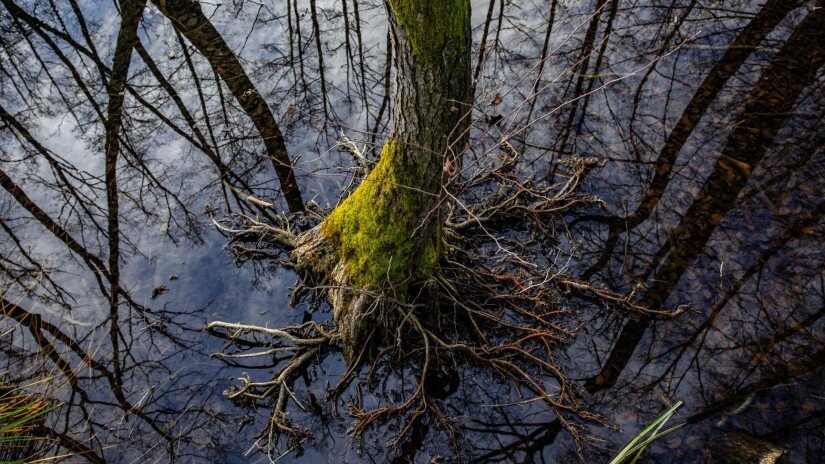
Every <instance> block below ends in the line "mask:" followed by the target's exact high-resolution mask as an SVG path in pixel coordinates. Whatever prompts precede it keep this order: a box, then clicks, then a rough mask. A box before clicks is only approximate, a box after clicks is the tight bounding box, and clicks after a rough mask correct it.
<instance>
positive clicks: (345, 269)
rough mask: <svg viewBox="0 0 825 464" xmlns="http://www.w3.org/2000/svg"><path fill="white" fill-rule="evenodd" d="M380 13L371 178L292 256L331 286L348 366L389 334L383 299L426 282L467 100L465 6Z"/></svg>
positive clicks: (424, 4)
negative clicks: (379, 107) (380, 127)
mask: <svg viewBox="0 0 825 464" xmlns="http://www.w3.org/2000/svg"><path fill="white" fill-rule="evenodd" d="M386 6H387V13H388V16H389V24H390V36H391V43H392V52H393V57H394V61H393V67H394V70H395V80H394V84H395V89H394V105H393V123H392V131H391V134H390V136H389V139H388V140H387V142H386V144H385V145H384V147H383V150H382V151H381V157H380V159H379V161H378V163H377V164H376V166H375V167H374V168H373V170H372V172H370V174H369V175H368V176H367V177H366V178H365V179H364V180H363V182H362V183H361V185H360V186H359V187H358V188H357V189H356V190H355V191H354V192H353V193H352V194H351V195H350V196H349V197H348V198H347V199H346V200H344V201H343V202H342V203H341V204H340V205H339V206H338V207H337V208H335V210H333V211H332V213H331V214H330V215H329V217H328V218H327V219H326V220H325V221H324V222H323V223H322V224H321V225H320V226H318V227H317V228H315V229H313V230H312V231H310V232H308V233H307V234H305V235H304V236H303V237H302V239H301V241H300V243H299V246H298V248H297V249H296V251H295V253H294V254H293V259H294V260H295V261H296V262H297V263H298V265H299V266H305V267H308V268H310V269H312V270H314V271H315V272H319V273H322V274H325V275H327V276H328V277H329V280H330V281H331V282H332V283H333V285H332V286H331V287H332V288H333V290H331V291H330V292H329V293H330V300H331V301H332V305H333V313H334V316H335V320H336V324H337V326H338V328H339V331H340V333H341V337H342V341H343V345H344V355H345V357H346V359H347V360H348V362H354V361H356V359H355V358H356V356H358V354H359V352H360V350H361V347H362V346H364V343H365V341H366V339H367V338H368V337H369V336H370V333H381V332H382V328H383V329H388V328H389V329H391V328H392V326H393V324H394V321H393V317H392V316H391V314H392V313H395V311H391V310H388V309H387V308H386V307H385V303H386V302H387V301H388V299H387V298H384V296H390V295H391V296H392V300H394V303H391V304H396V303H398V302H401V303H414V302H415V298H414V297H413V296H412V295H413V294H414V293H415V291H417V290H420V289H421V288H422V287H421V284H422V283H423V282H425V281H427V280H428V278H429V277H431V276H432V275H433V273H434V272H435V269H436V265H437V263H438V259H439V256H440V254H441V227H442V223H443V214H442V212H441V210H440V204H441V201H440V200H441V197H442V186H443V185H444V182H445V180H446V178H447V177H448V176H449V173H450V172H452V170H453V169H456V168H457V166H458V165H459V154H460V150H461V149H462V148H463V142H464V140H466V137H465V133H466V129H467V127H468V118H467V115H466V113H467V112H468V111H469V104H470V100H471V95H470V88H471V79H470V77H471V73H470V47H471V38H470V3H469V0H388V1H387V2H386ZM376 295H379V296H378V297H377V298H376Z"/></svg>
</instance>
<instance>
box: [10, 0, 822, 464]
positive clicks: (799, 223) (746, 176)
mask: <svg viewBox="0 0 825 464" xmlns="http://www.w3.org/2000/svg"><path fill="white" fill-rule="evenodd" d="M0 2H2V8H0V43H2V50H0V76H2V81H0V121H2V122H0V186H2V187H3V188H2V190H0V229H2V230H0V297H2V300H0V308H2V320H0V345H2V354H0V362H2V365H0V383H2V384H3V385H7V384H12V385H24V384H28V383H31V382H32V381H35V380H39V379H43V378H51V380H50V381H49V382H46V383H42V384H39V385H38V386H37V387H36V388H34V389H33V391H31V392H30V393H31V394H36V395H39V396H42V397H46V398H53V399H55V400H58V401H60V402H61V403H63V406H62V407H60V408H59V409H56V410H55V411H53V412H51V413H50V414H49V415H48V416H47V417H46V419H45V420H43V421H42V424H38V434H39V435H41V436H43V437H45V438H47V440H46V441H44V443H43V445H42V446H43V447H45V448H47V449H48V452H49V453H52V454H54V455H56V456H57V455H64V454H67V455H70V456H69V457H68V458H66V461H67V462H85V461H89V462H94V463H104V462H268V459H276V458H277V459H280V461H279V462H387V461H391V462H396V463H405V462H452V461H454V460H457V459H458V458H461V459H463V460H464V461H468V462H575V461H576V460H578V459H583V460H585V461H587V462H608V461H609V460H610V456H611V455H612V454H613V453H615V452H616V451H617V450H618V449H620V448H621V447H622V446H623V445H624V444H625V443H626V442H627V441H629V440H630V439H631V438H632V437H633V436H634V435H636V433H638V432H639V431H640V430H642V429H643V428H644V427H645V426H646V425H647V424H648V423H650V422H651V421H652V420H654V419H655V418H656V417H657V416H658V415H659V413H660V412H661V411H663V410H664V409H666V407H667V405H669V404H671V403H673V402H675V401H676V400H681V401H683V402H684V403H685V405H686V406H685V407H683V408H682V409H681V410H680V412H679V413H678V414H677V416H676V417H675V418H674V420H675V421H679V422H685V423H686V424H687V425H686V426H685V427H683V428H682V429H680V430H679V431H677V432H675V433H673V434H670V435H668V436H667V437H665V438H663V439H661V440H659V441H656V442H654V443H652V444H651V445H650V446H649V447H648V450H647V452H646V454H645V455H644V458H643V460H644V461H645V462H740V461H741V462H759V461H758V459H761V458H766V457H770V456H774V457H776V456H779V455H781V457H780V458H779V459H780V460H778V461H777V462H783V461H782V460H784V462H800V463H801V462H816V461H817V460H818V457H819V456H820V455H821V454H822V453H823V451H825V450H824V449H823V448H824V447H825V437H823V432H822V431H823V429H825V424H823V420H824V419H825V414H823V413H825V392H824V391H823V389H822V384H823V382H825V369H823V364H825V353H824V352H823V350H825V335H823V329H825V320H824V319H823V316H825V271H823V269H825V266H823V260H825V247H823V244H825V240H824V239H823V237H825V234H824V233H823V232H824V231H823V228H825V221H824V220H823V219H825V217H824V216H825V197H823V194H822V192H823V191H825V143H823V141H825V125H823V123H822V121H823V120H825V106H823V105H825V94H824V93H825V90H824V89H823V74H824V71H823V69H825V68H824V67H823V60H825V5H823V2H822V1H821V0H818V1H801V0H794V1H791V0H787V1H780V0H768V1H766V2H765V1H763V2H756V3H753V2H740V1H736V0H724V1H716V0H714V1H710V0H708V1H700V0H679V1H674V2H664V1H658V0H646V1H644V2H641V3H630V2H626V1H623V0H593V1H588V2H565V1H556V0H547V1H541V2H535V3H530V4H529V5H528V4H526V3H525V4H522V3H521V2H509V1H506V2H505V1H504V0H489V1H488V0H476V1H473V31H474V32H473V34H474V38H475V43H474V50H475V51H476V52H477V53H475V54H474V59H475V60H476V61H475V62H474V75H475V76H476V81H475V82H474V83H473V85H474V88H475V92H476V102H477V103H476V107H475V113H474V120H475V121H476V123H475V126H474V127H475V129H474V133H473V134H472V139H473V142H472V143H471V145H470V149H468V150H467V151H466V152H465V163H466V165H468V166H469V165H481V164H483V163H485V162H490V160H493V159H494V158H495V159H498V160H500V159H502V157H503V156H506V152H507V151H506V150H509V149H513V150H518V151H519V152H520V153H522V163H521V165H520V166H518V167H517V169H516V172H518V173H519V175H521V176H524V177H537V178H547V179H553V178H556V177H560V176H562V175H563V173H562V172H560V171H558V170H557V169H556V168H555V166H556V165H557V164H558V163H556V161H559V160H564V159H566V158H568V157H570V156H571V155H574V154H575V155H582V156H588V157H595V158H598V159H600V160H601V161H602V163H603V164H601V165H600V166H599V167H598V168H596V169H594V170H592V171H591V172H590V173H589V175H588V177H587V179H586V185H584V187H583V188H584V189H585V193H588V194H593V195H596V196H598V197H600V198H601V199H602V200H603V203H602V204H600V205H596V206H591V207H588V208H586V209H585V210H584V211H575V212H571V213H570V214H569V215H568V216H567V217H565V220H566V227H567V229H569V233H570V237H572V238H571V239H570V240H567V241H563V246H564V250H563V252H560V253H558V254H557V255H554V256H548V259H547V261H548V262H547V266H548V271H552V272H559V273H565V274H566V275H570V276H577V277H579V278H580V279H582V280H585V281H588V282H589V283H591V284H592V285H594V286H598V288H603V289H605V290H606V291H611V292H615V293H617V294H632V295H633V297H634V298H635V299H634V302H635V303H636V304H638V305H641V306H645V307H649V308H677V307H678V308H681V311H680V312H678V314H677V315H675V316H672V317H665V316H649V315H638V314H629V313H628V312H627V311H623V310H622V309H620V308H617V307H613V305H605V304H603V303H602V302H600V301H599V300H594V299H589V298H587V297H586V296H584V295H578V294H575V293H571V294H570V295H569V301H565V302H564V306H565V307H569V309H570V313H569V314H570V315H569V316H567V318H568V319H566V320H565V322H566V323H569V324H570V326H571V327H573V326H575V327H578V331H577V333H576V335H575V336H571V337H570V339H569V340H567V344H566V345H565V346H564V347H563V349H560V350H559V351H558V352H556V353H555V354H554V357H553V360H554V362H556V363H557V364H558V365H559V366H561V367H562V368H563V369H564V371H565V372H566V373H567V375H568V376H570V377H571V378H573V379H575V380H576V381H577V383H578V384H579V385H581V386H582V387H583V388H584V389H585V390H586V391H587V395H588V396H587V397H586V398H585V400H586V405H585V407H586V409H588V410H591V411H594V412H596V413H599V414H601V415H602V416H604V417H605V418H606V419H607V420H608V425H607V426H601V425H596V424H592V423H591V424H588V423H582V424H576V427H579V426H582V427H586V432H583V434H584V436H585V437H586V439H585V441H583V442H576V441H575V440H573V439H572V438H571V436H570V434H569V433H568V432H567V431H568V430H570V429H569V428H565V427H563V424H562V423H561V422H560V421H559V419H558V418H557V417H556V416H555V415H554V414H553V413H552V412H550V411H548V410H547V408H546V406H543V405H542V404H541V403H540V402H536V401H532V400H530V399H529V398H518V397H516V395H515V394H514V392H512V391H510V390H508V389H507V387H506V386H502V385H501V384H500V383H496V382H492V381H490V379H489V378H487V376H486V374H484V373H483V372H480V371H475V370H472V369H466V370H461V371H460V372H456V373H455V376H457V377H456V378H453V377H450V375H445V376H444V377H442V379H445V380H444V382H443V383H445V384H447V383H449V384H450V385H448V386H449V387H450V388H446V387H445V388H444V390H445V392H444V393H445V394H444V395H443V396H445V398H440V399H436V400H435V401H439V404H441V405H442V407H443V410H444V411H445V414H446V415H448V416H449V417H450V418H451V420H452V421H453V423H454V424H456V425H457V428H458V430H459V431H460V432H461V437H460V440H459V443H460V444H461V449H460V450H459V452H458V454H460V456H458V457H457V456H456V454H457V453H456V451H455V450H452V449H450V447H449V446H448V445H447V441H446V440H445V437H444V436H443V433H442V432H440V431H439V430H438V428H437V427H435V426H433V424H431V423H428V422H427V421H426V420H421V421H418V422H416V423H415V424H414V426H413V428H412V431H411V433H409V434H408V436H407V437H406V439H405V440H404V441H403V442H402V443H401V444H400V445H399V446H398V447H396V448H391V447H389V446H388V442H389V437H391V436H392V435H393V433H394V432H397V430H394V429H393V427H394V426H395V425H394V424H392V423H388V424H386V426H385V427H384V428H378V429H377V430H372V431H370V432H369V433H368V434H365V435H364V436H362V437H361V438H359V440H357V441H356V442H352V441H351V440H350V439H349V435H348V430H347V424H348V422H347V421H346V420H342V419H341V418H340V417H339V415H340V416H343V415H345V414H346V407H347V404H346V400H347V399H348V400H349V401H355V402H357V403H358V404H361V405H363V404H368V403H369V402H370V401H375V395H381V394H383V395H387V396H388V397H390V399H392V398H393V396H392V395H401V394H402V393H403V392H401V391H398V390H397V388H396V387H397V386H396V385H384V386H381V388H377V389H376V391H360V390H359V391H352V392H348V395H347V396H346V397H345V399H342V400H341V401H338V402H335V403H334V404H330V403H329V402H327V401H325V398H326V392H327V390H328V389H329V388H330V385H329V383H330V382H335V380H330V379H337V378H338V377H339V376H340V374H341V373H343V372H344V371H345V370H346V366H345V365H344V363H343V360H342V359H341V357H340V355H339V354H337V353H333V355H332V356H330V357H329V358H328V359H325V360H324V362H323V363H321V364H320V365H318V366H316V367H313V368H311V369H308V370H306V372H303V373H302V375H301V376H300V378H299V379H298V380H297V381H296V382H300V383H301V384H302V386H304V387H305V388H302V389H301V392H300V393H296V394H300V395H301V396H300V398H298V399H296V402H298V403H299V404H301V405H302V409H303V410H300V409H295V410H294V411H293V410H290V411H289V413H290V414H292V415H294V416H305V423H306V424H309V426H310V427H311V429H312V431H313V432H314V433H315V439H314V441H313V440H307V441H306V442H302V443H300V445H301V446H300V447H294V448H286V447H285V448H283V449H282V450H281V451H282V452H283V455H270V456H267V455H265V454H264V453H261V452H258V451H256V449H255V447H254V444H255V442H256V439H257V438H258V437H257V434H258V432H259V431H260V430H261V429H262V428H264V425H265V423H266V421H267V420H269V415H268V410H269V408H270V407H271V405H269V404H267V403H266V402H265V401H261V402H260V403H254V404H253V403H249V402H247V403H244V404H238V403H237V402H232V401H229V400H228V399H227V398H226V396H225V392H226V391H228V390H231V389H232V387H233V386H234V385H237V379H239V378H261V377H266V376H270V375H272V373H273V372H275V369H274V367H275V366H276V365H277V364H278V363H279V362H280V361H281V359H280V358H279V355H278V353H277V352H273V353H272V354H271V355H269V356H267V357H256V358H254V359H253V358H245V357H243V356H241V357H235V358H226V357H223V358H220V357H215V356H213V354H214V353H220V352H226V350H227V349H228V347H229V342H228V341H227V340H225V339H224V338H225V337H224V338H221V336H216V335H221V333H219V332H216V333H212V334H209V333H207V332H206V331H204V330H203V328H204V325H205V324H206V323H207V322H210V321H215V320H224V321H233V322H239V323H243V324H255V325H260V326H270V327H278V326H282V325H286V324H294V323H302V322H307V321H321V320H323V319H325V318H326V317H327V316H328V314H326V312H328V311H329V310H328V308H326V306H325V304H324V303H323V302H319V301H301V302H295V301H291V298H290V296H291V288H292V287H293V286H294V285H296V276H295V275H294V274H293V273H292V271H290V270H288V269H286V268H284V267H283V266H282V265H281V264H282V263H281V261H282V260H283V259H285V256H282V255H277V254H275V255H271V254H270V255H268V254H261V253H260V250H258V249H256V248H254V247H251V246H250V247H249V248H248V252H247V253H244V252H243V250H242V251H241V252H240V253H238V249H237V248H236V249H235V255H236V256H234V258H237V259H235V260H233V256H230V253H227V252H226V250H225V245H226V237H225V236H224V235H222V234H221V233H220V232H219V231H217V230H216V229H215V227H213V224H211V223H210V221H209V219H208V215H207V214H204V212H203V211H204V208H205V207H208V208H209V209H210V211H219V212H220V213H221V214H225V215H230V214H233V213H244V214H247V215H249V216H253V217H260V218H263V219H265V220H268V221H275V220H277V218H278V216H279V214H280V213H281V212H286V211H289V210H292V211H293V212H294V211H297V210H298V209H300V207H301V198H302V197H303V199H304V200H308V201H307V205H308V207H307V209H308V210H310V213H312V211H315V210H317V208H318V205H320V206H321V207H326V206H328V205H335V204H336V202H337V201H338V198H339V194H340V192H342V191H348V190H349V189H351V188H352V182H353V179H354V178H355V177H357V166H353V160H352V157H351V156H350V154H348V153H347V151H346V150H345V149H340V147H338V146H337V145H336V141H337V140H339V137H340V136H339V134H340V133H344V134H345V135H346V136H347V137H349V138H350V139H351V140H353V141H354V143H356V145H357V146H358V147H359V149H361V150H362V151H363V152H364V153H366V154H367V156H368V157H369V158H371V159H373V158H374V156H376V154H377V153H376V152H377V150H376V149H377V148H380V146H381V143H382V140H383V139H382V137H383V136H384V135H385V134H386V132H387V127H388V126H387V125H388V122H389V121H388V119H389V117H390V116H389V115H390V114H391V111H390V108H389V107H390V106H391V99H390V98H389V95H390V82H391V79H390V77H391V72H390V69H391V66H390V63H391V60H392V57H391V56H388V55H389V53H388V50H389V47H388V45H387V40H388V39H387V29H386V21H385V19H384V12H383V5H382V2H380V1H371V0H370V1H367V0H352V1H349V0H346V1H345V2H343V3H342V2H326V1H317V2H316V1H314V0H313V1H310V2H297V1H292V0H288V1H286V2H276V3H277V4H276V5H271V4H264V3H260V2H253V1H245V2H231V3H232V4H231V5H230V4H229V2H226V3H227V4H220V3H219V2H216V3H215V4H214V5H213V4H206V3H204V4H202V5H200V8H201V9H202V12H201V10H197V9H192V5H190V4H188V3H187V2H182V3H181V2H177V1H175V2H173V1H171V0H170V1H168V2H157V5H161V7H160V8H159V7H158V6H156V4H155V3H152V2H150V3H149V4H148V5H146V7H145V8H143V3H144V2H140V1H137V2H131V3H130V2H126V1H125V0H124V1H122V2H120V3H121V6H122V8H121V9H120V10H118V9H115V8H114V7H113V5H111V4H106V5H92V4H89V3H86V2H77V1H75V0H70V1H69V2H53V1H51V0H30V1H22V0H0ZM179 3H180V5H178V4H179ZM176 5H177V6H180V7H181V8H182V9H178V10H175V8H176ZM181 5H182V6H181ZM187 8H189V9H187ZM195 10H197V11H195ZM121 14H122V15H123V16H122V17H121ZM176 24H177V26H176ZM198 24H201V25H209V24H211V25H214V27H211V26H210V27H196V26H197V25H198ZM130 31H131V32H130ZM123 43H127V44H128V43H131V44H132V45H131V47H126V46H121V47H118V46H117V45H118V44H123ZM339 44H340V45H339ZM124 48H128V49H129V50H132V49H133V50H134V51H135V53H133V54H132V53H131V51H129V52H128V54H124V52H123V49H124ZM130 54H131V55H130ZM118 89H119V90H118ZM118 95H120V97H118ZM275 121H277V122H275ZM503 142H507V144H506V145H504V144H503ZM285 150H286V151H285ZM286 152H288V153H289V154H290V155H289V156H290V157H291V159H292V161H293V162H294V163H295V165H296V170H295V176H293V177H290V176H291V173H287V172H284V170H283V169H281V168H282V166H283V160H284V159H287V160H288V159H289V158H284V156H286V154H285V153H286ZM113 153H114V154H113ZM502 153H504V154H502ZM118 154H119V155H118ZM279 179H280V181H279ZM282 186H284V187H283V191H285V192H286V195H284V193H282ZM513 238H514V239H516V240H518V239H520V238H521V237H520V236H519V237H513ZM554 258H555V259H554ZM246 340H247V341H246V343H247V346H244V347H241V348H243V349H246V350H267V349H270V348H271V342H270V341H269V340H267V339H265V338H257V339H256V338H254V337H253V338H248V339H246ZM234 343H235V344H237V340H235V341H234ZM240 353H241V351H237V352H235V354H240ZM399 375H402V376H403V375H405V374H404V373H403V372H401V373H400V374H399ZM453 390H455V391H453ZM450 393H451V394H450ZM298 400H300V401H298ZM339 403H340V404H339ZM574 430H575V429H574ZM2 448H3V442H2V441H0V455H4V456H5V454H3V452H2ZM299 448H300V449H299ZM734 456H737V457H734ZM736 459H739V460H740V461H736ZM749 459H750V460H749ZM766 462H769V461H766ZM770 462H772V461H770Z"/></svg>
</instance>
